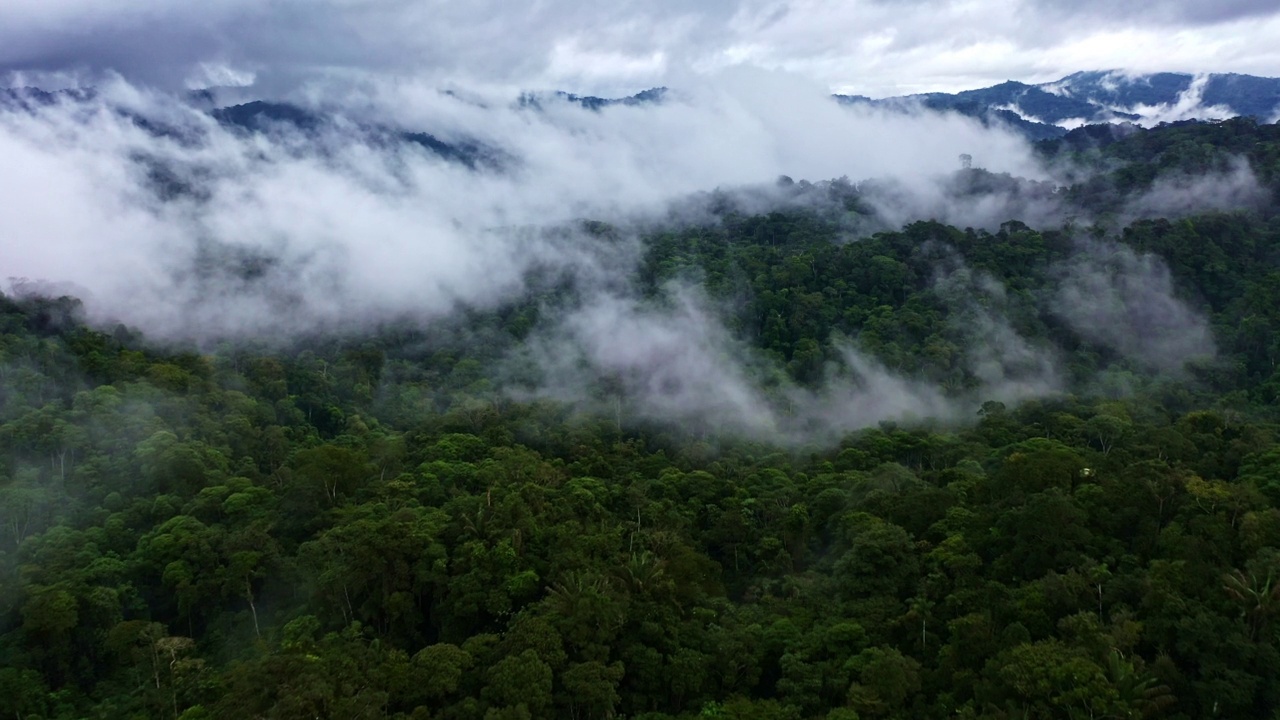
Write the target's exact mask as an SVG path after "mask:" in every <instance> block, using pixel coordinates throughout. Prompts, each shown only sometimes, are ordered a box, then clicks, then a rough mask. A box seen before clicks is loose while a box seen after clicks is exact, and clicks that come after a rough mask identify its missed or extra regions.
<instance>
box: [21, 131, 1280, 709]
mask: <svg viewBox="0 0 1280 720" xmlns="http://www.w3.org/2000/svg"><path fill="white" fill-rule="evenodd" d="M1037 150H1038V152H1039V154H1040V156H1041V157H1042V158H1043V159H1044V161H1045V162H1046V163H1048V164H1051V165H1052V164H1055V163H1057V164H1060V165H1063V166H1065V165H1066V164H1070V165H1071V166H1072V167H1077V168H1089V169H1090V170H1089V172H1088V173H1083V172H1082V173H1080V175H1079V177H1078V178H1077V180H1076V181H1075V182H1074V183H1073V184H1071V185H1070V186H1066V187H1061V188H1045V187H1043V186H1041V185H1040V184H1037V183H1032V182H1030V181H1024V180H1021V179H1018V178H1012V177H1009V176H1002V175H996V174H992V173H988V172H986V171H984V170H981V169H975V168H964V169H961V170H959V171H958V172H957V174H956V176H955V178H954V181H953V182H952V183H951V185H950V186H949V187H950V188H951V190H950V192H951V193H952V195H951V197H950V200H951V201H953V202H957V203H967V202H972V203H977V202H979V201H980V200H981V199H982V198H983V197H987V196H991V195H995V194H1000V195H1001V197H1004V198H1006V199H1008V198H1013V201H1011V203H1010V204H1008V205H1007V207H1019V208H1029V207H1032V205H1033V204H1034V205H1035V206H1036V207H1040V206H1041V204H1043V203H1049V202H1051V203H1052V207H1051V209H1049V210H1044V211H1039V210H1038V211H1037V212H1036V213H1034V214H1027V215H1024V216H1018V217H1015V216H1010V217H1008V218H1005V220H1006V221H1005V222H1002V223H1001V224H999V225H998V227H992V228H990V229H989V230H983V229H980V228H973V227H957V226H953V225H950V224H947V223H946V222H944V221H943V220H942V219H929V218H927V217H926V218H923V219H918V220H917V221H914V222H910V223H907V224H905V225H899V226H897V227H891V226H889V225H890V224H886V223H884V222H880V221H879V220H877V219H876V217H875V216H876V213H877V210H876V208H877V207H880V206H881V204H882V203H883V202H885V198H886V197H889V196H891V195H892V192H893V191H892V189H891V188H883V187H882V188H878V189H877V188H876V187H875V186H874V184H854V183H850V182H849V181H847V180H845V179H841V180H828V181H814V182H806V181H800V182H794V183H793V182H792V181H790V180H788V179H783V180H781V181H780V182H779V188H780V190H779V191H780V192H782V193H783V194H784V195H786V196H787V197H790V198H792V200H789V201H787V202H782V203H780V204H778V205H777V207H775V208H773V209H765V210H759V209H757V208H746V209H744V207H743V206H742V204H741V203H736V202H735V201H734V200H733V198H732V197H729V196H723V197H721V196H719V195H716V194H713V195H709V196H708V197H707V198H705V199H704V200H705V203H706V204H707V206H708V207H709V208H710V211H709V215H708V219H705V220H703V221H699V222H686V223H679V224H669V225H665V226H652V227H648V228H646V229H645V230H644V231H643V237H642V238H641V239H640V247H641V248H642V256H641V258H640V261H639V263H638V265H637V269H636V272H635V277H634V278H633V279H632V280H633V282H634V283H635V284H636V286H637V287H639V288H641V293H642V295H643V296H644V297H645V298H646V302H649V303H651V304H652V305H653V307H658V308H661V307H668V306H669V305H670V304H671V303H672V302H673V300H672V299H671V291H670V288H672V287H676V286H686V285H693V286H696V287H698V288H701V290H700V291H699V292H701V293H703V294H704V295H705V297H706V298H707V303H708V304H710V305H712V306H714V307H716V308H719V309H720V310H721V312H720V314H721V315H722V320H723V323H724V326H725V328H726V332H728V333H729V334H730V335H731V336H732V337H733V338H735V339H736V341H737V342H739V343H741V344H742V345H743V346H746V347H749V348H750V349H751V353H752V357H753V358H755V361H754V362H755V363H756V364H755V365H753V366H752V367H765V368H771V369H772V370H771V371H772V373H773V374H772V375H770V376H768V377H763V378H757V380H758V381H759V382H760V383H761V384H762V386H763V387H764V388H765V389H764V390H763V391H762V396H763V397H765V398H766V402H768V403H772V404H775V405H776V406H777V407H776V408H774V411H773V412H774V414H775V416H776V417H777V418H780V420H779V423H780V425H778V427H779V431H778V436H777V437H776V438H771V437H769V434H768V433H763V434H762V433H750V432H745V433H744V432H741V431H740V428H738V427H737V426H734V425H733V424H731V423H730V424H726V421H723V419H722V418H719V417H717V416H714V415H697V414H692V415H684V416H678V417H672V418H664V417H663V416H662V412H661V410H662V408H664V407H667V406H663V405H661V404H659V405H656V406H655V405H654V404H652V403H649V404H646V403H645V400H644V398H643V397H641V395H642V394H643V393H644V392H646V391H649V390H650V388H648V386H646V385H645V382H646V378H643V377H636V376H634V375H628V374H627V372H628V369H627V368H623V369H622V371H620V372H617V373H613V374H610V373H585V372H584V374H583V375H582V378H583V379H582V387H581V388H579V391H580V393H581V395H582V396H584V397H585V398H586V399H585V400H582V399H581V398H566V397H563V396H558V395H556V394H551V393H540V392H537V387H538V383H539V380H538V378H537V377H535V376H536V370H537V368H536V367H534V366H533V365H534V364H533V363H532V362H531V361H529V360H528V358H527V357H525V356H523V355H521V352H520V351H521V349H522V348H525V347H527V346H528V345H529V344H530V343H532V342H534V341H535V340H536V338H537V336H538V334H539V328H542V327H545V324H546V323H547V322H548V321H549V320H550V319H552V318H554V317H556V316H558V315H559V314H561V313H563V312H567V309H569V308H572V307H574V306H575V303H577V302H579V301H580V296H581V294H582V293H583V292H585V289H584V288H581V287H578V286H576V285H575V283H574V282H573V280H572V279H566V278H564V277H558V276H555V275H554V274H547V275H546V276H543V277H531V278H530V279H529V281H528V282H529V287H530V289H531V290H530V292H529V293H528V294H527V295H526V296H525V297H522V298H521V299H519V300H514V301H510V302H506V303H504V304H501V305H500V306H497V307H489V308H473V309H467V310H465V311H463V312H460V313H459V314H458V315H457V316H455V317H451V318H447V319H441V320H439V321H438V322H434V323H430V324H425V325H423V324H417V325H415V324H414V323H411V322H405V323H387V324H383V325H380V326H378V327H376V328H370V329H369V330H368V331H367V332H363V333H347V334H313V335H308V336H303V337H298V338H293V339H289V340H287V341H284V342H268V341H266V340H262V341H245V340H238V341H224V342H220V343H218V344H216V345H214V346H204V345H194V344H182V343H171V342H161V341H158V340H155V339H151V338H148V337H147V336H145V335H144V334H143V333H141V332H139V331H138V330H135V329H133V328H130V327H126V326H123V325H117V326H114V327H111V326H101V325H98V324H95V323H91V322H89V321H88V320H87V319H86V315H85V312H84V307H83V305H82V303H81V301H80V300H78V299H76V298H74V297H68V296H56V295H50V294H48V293H45V292H42V291H41V289H40V288H39V287H38V286H35V285H32V284H24V283H14V285H13V287H12V288H11V291H10V292H8V293H5V294H4V295H0V718H18V719H19V720H24V719H25V720H32V719H36V718H47V719H53V718H57V719H71V718H102V719H108V718H110V719H119V718H173V719H174V720H177V719H181V720H199V719H202V718H273V719H276V718H278V719H281V720H286V719H288V720H293V719H297V720H301V719H303V718H414V719H418V720H426V719H428V718H429V719H432V720H435V719H439V720H533V719H535V718H572V719H573V720H594V719H597V718H631V719H634V720H675V719H692V718H700V719H708V718H721V719H724V720H808V719H810V718H825V719H827V720H858V719H862V720H872V719H877V718H904V719H905V718H944V717H954V718H968V719H971V720H977V719H978V718H985V719H989V720H1012V719H1014V718H1018V719H1024V720H1029V719H1050V718H1054V719H1056V718H1062V719H1071V720H1077V719H1080V718H1094V719H1101V718H1211V717H1221V718H1280V711H1277V710H1276V709H1277V708H1280V683H1277V682H1276V677H1277V672H1278V670H1280V434H1278V433H1280V413H1277V402H1278V400H1280V398H1278V395H1280V368H1278V367H1277V362H1278V361H1280V213H1277V212H1276V210H1277V206H1276V203H1275V192H1276V190H1278V189H1280V128H1277V126H1275V125H1266V124H1259V123H1257V122H1255V121H1253V120H1249V119H1236V120H1229V121H1223V122H1214V123H1198V122H1186V123H1177V124H1169V125H1164V126H1161V127H1158V128H1154V129H1150V130H1141V129H1138V128H1128V129H1126V130H1118V129H1117V128H1116V127H1113V126H1095V127H1086V128H1082V129H1080V130H1076V131H1073V132H1072V133H1069V134H1068V135H1066V136H1065V137H1064V138H1061V139H1055V140H1050V141H1045V142H1043V143H1041V144H1040V145H1039V146H1038V148H1037ZM1242 167H1243V168H1245V169H1246V170H1247V172H1248V175H1249V177H1251V178H1253V179H1254V181H1255V184H1256V187H1254V188H1253V190H1254V192H1253V193H1252V194H1249V195H1248V197H1249V198H1252V200H1251V201H1250V202H1249V203H1246V205H1247V206H1236V207H1217V208H1213V207H1198V206H1195V203H1183V204H1182V205H1179V203H1178V202H1177V201H1176V198H1174V199H1172V200H1171V199H1170V198H1171V197H1173V195H1171V191H1170V189H1171V188H1175V189H1176V188H1184V189H1185V188H1188V187H1192V186H1191V185H1188V184H1187V183H1189V182H1191V180H1190V179H1194V178H1196V177H1203V176H1205V175H1206V174H1210V173H1215V172H1216V173H1232V172H1235V171H1236V170H1237V169H1239V168H1242ZM1224 176H1225V175H1224ZM1153 190H1160V191H1161V192H1163V193H1164V196H1165V199H1164V200H1161V201H1160V202H1155V201H1154V200H1151V198H1152V197H1155V195H1156V193H1154V192H1153ZM1015 201H1016V202H1015ZM578 232H580V233H581V234H583V235H584V236H587V237H590V238H594V239H595V241H597V242H599V243H615V242H618V243H620V242H623V241H624V239H623V237H622V236H623V235H624V233H623V231H622V230H620V229H619V228H617V227H614V226H613V225H611V224H609V223H607V222H602V221H584V222H583V223H582V227H581V228H579V229H578ZM247 271H248V270H246V272H247ZM1064 287H1066V288H1069V289H1070V288H1074V294H1067V295H1064V294H1063V293H1064V290H1063V288H1064ZM1104 290H1105V291H1106V292H1103V291H1104ZM1107 292H1110V293H1111V295H1109V296H1107V297H1111V298H1112V299H1115V298H1118V299H1119V301H1121V302H1122V303H1123V302H1129V303H1131V304H1143V303H1145V305H1144V306H1143V307H1141V308H1135V307H1122V308H1121V309H1120V310H1119V311H1117V310H1116V309H1115V308H1114V307H1110V306H1106V307H1103V306H1100V307H1099V308H1094V309H1093V310H1091V311H1090V312H1089V313H1085V314H1083V315H1082V314H1072V313H1071V312H1070V308H1071V307H1080V306H1081V303H1084V302H1085V301H1086V300H1088V299H1090V298H1097V297H1098V296H1100V295H1106V293H1107ZM1108 307H1110V309H1108ZM1064 308H1066V309H1064ZM997 331H998V332H997ZM1008 337H1016V338H1020V339H1021V340H1019V341H1018V343H1013V342H1011V341H1009V342H1006V340H1001V339H1000V338H1008ZM850 346H852V347H856V348H857V353H858V355H857V356H856V357H859V358H869V360H866V361H865V364H874V367H875V368H879V369H880V370H883V372H884V373H892V374H893V375H894V376H895V377H898V378H902V379H904V380H903V384H902V387H912V388H929V393H928V397H929V398H930V399H931V400H930V402H933V403H934V405H931V406H930V407H945V408H947V409H948V412H947V413H946V416H945V417H943V416H939V415H938V414H936V413H934V414H931V413H927V412H920V413H914V414H912V413H908V414H907V415H906V416H904V417H901V418H897V419H894V418H874V419H873V420H871V421H868V422H865V423H859V422H849V421H842V423H843V424H832V423H834V422H835V421H833V420H830V418H834V417H837V415H838V413H837V411H836V410H831V411H830V412H828V413H827V414H822V413H816V414H809V415H802V413H801V412H800V411H798V410H795V408H794V407H793V405H792V404H790V403H793V401H794V398H795V397H800V396H801V394H802V393H807V394H805V395H804V397H810V396H813V397H817V396H820V395H822V393H824V392H826V390H827V389H829V388H830V387H831V382H832V380H831V378H833V377H838V376H841V375H842V374H847V373H848V372H851V371H854V370H857V367H858V365H857V363H854V362H853V361H851V360H850V359H849V358H850V357H853V356H852V355H850V353H849V352H848V351H847V350H846V349H847V348H848V347H850ZM1008 348H1013V349H1012V350H1009V349H1008ZM984 349H985V350H986V351H987V352H986V353H985V354H984ZM992 356H994V357H992ZM1045 358H1049V360H1044V359H1045ZM1041 360H1044V361H1043V362H1042V361H1041ZM859 362H861V361H859ZM1047 366H1052V370H1051V371H1050V370H1046V367H1047ZM993 368H994V369H993ZM877 372H879V370H877ZM868 382H870V381H868ZM895 387H896V386H895ZM863 389H864V390H865V388H863ZM658 390H659V391H661V390H662V388H661V387H659V388H658ZM655 407H656V408H657V409H658V411H655ZM670 407H675V406H674V405H671V406H670ZM838 410H839V412H840V413H843V412H844V411H845V409H843V408H838ZM838 416H839V417H841V418H844V417H846V415H844V414H839V415H838Z"/></svg>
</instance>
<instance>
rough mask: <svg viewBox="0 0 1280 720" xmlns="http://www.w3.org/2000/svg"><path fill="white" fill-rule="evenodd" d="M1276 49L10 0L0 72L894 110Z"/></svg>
mask: <svg viewBox="0 0 1280 720" xmlns="http://www.w3.org/2000/svg"><path fill="white" fill-rule="evenodd" d="M1277 37H1280V3H1277V2H1276V0H1218V1H1215V2H1208V1H1207V0H1172V1H1161V0H1143V1H1141V2H1140V1H1139V0H1070V1H1066V0H961V1H959V2H948V1H945V0H739V1H737V2H735V1H733V0H697V1H695V0H644V1H640V0H622V1H620V2H612V3H600V2H595V1H592V0H533V1H532V2H526V3H511V2H493V0H468V1H466V2H461V1H453V2H444V1H441V0H205V1H204V2H190V0H4V2H2V3H0V75H2V74H5V73H8V74H15V73H16V75H11V76H10V77H9V80H10V82H11V83H12V82H30V83H33V84H35V83H39V84H44V85H49V84H56V83H59V82H61V83H68V84H70V83H74V82H75V81H76V80H77V78H80V79H82V80H83V79H92V78H95V77H96V76H97V75H98V74H100V73H102V72H106V71H116V72H119V73H121V74H122V75H124V76H125V77H127V78H129V79H130V80H132V81H134V82H141V83H144V84H151V85H157V86H161V87H167V88H175V87H183V86H186V87H201V86H206V85H210V84H236V83H247V82H249V81H250V80H251V79H252V80H255V81H256V82H257V83H258V84H259V85H260V86H261V87H262V88H264V89H270V88H272V87H273V86H275V87H290V86H293V85H296V84H297V83H298V82H299V81H301V80H305V79H308V78H311V77H315V76H317V75H328V76H334V75H337V76H341V77H357V78H358V77H360V76H362V75H366V74H373V75H379V76H383V77H386V76H397V75H400V76H405V77H413V78H415V79H416V80H417V81H422V80H424V79H430V80H436V81H439V82H447V83H456V84H459V85H468V84H472V85H479V84H483V85H488V86H510V87H513V88H514V87H519V88H563V89H568V90H574V91H579V92H597V93H604V94H608V93H616V92H628V91H634V90H637V89H641V88H644V87H649V86H653V85H659V84H668V85H679V84H681V83H682V81H687V80H688V79H689V75H691V74H706V73H714V72H716V71H719V70H722V69H724V68H726V67H730V66H735V65H744V64H745V65H755V66H760V67H764V68H769V69H782V70H786V71H790V72H793V73H796V74H798V75H801V76H804V77H806V78H807V79H809V80H812V81H815V82H817V83H820V84H823V85H826V86H828V87H830V88H831V89H832V90H835V91H839V92H851V93H863V94H868V95H873V96H884V95H896V94H904V93H910V92H922V91H930V90H950V91H954V90H960V89H966V88H972V87H979V86H984V85H989V84H992V83H995V82H1000V81H1003V80H1006V79H1018V80H1024V81H1048V80H1054V79H1057V78H1058V77H1061V76H1062V75H1065V74H1068V73H1071V72H1074V71H1077V70H1091V69H1112V68H1118V69H1124V70H1131V71H1134V72H1149V71H1160V70H1174V71H1186V72H1243V73H1251V74H1257V75H1280V43H1276V42H1275V38H1277ZM84 81H87V80H84Z"/></svg>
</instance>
